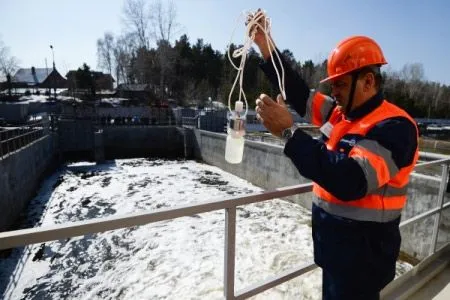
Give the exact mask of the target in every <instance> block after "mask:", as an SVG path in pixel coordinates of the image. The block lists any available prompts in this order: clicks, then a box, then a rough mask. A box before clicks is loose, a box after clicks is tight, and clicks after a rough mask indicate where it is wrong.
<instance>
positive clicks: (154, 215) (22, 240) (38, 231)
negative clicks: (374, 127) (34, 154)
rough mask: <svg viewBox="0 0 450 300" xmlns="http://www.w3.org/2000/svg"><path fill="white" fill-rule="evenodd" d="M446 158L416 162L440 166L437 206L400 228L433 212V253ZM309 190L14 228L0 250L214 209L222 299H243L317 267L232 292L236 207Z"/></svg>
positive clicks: (282, 190)
mask: <svg viewBox="0 0 450 300" xmlns="http://www.w3.org/2000/svg"><path fill="white" fill-rule="evenodd" d="M449 163H450V158H445V159H438V160H436V161H429V162H425V163H421V164H418V165H417V166H416V168H415V170H416V171H417V170H421V169H424V168H428V167H430V166H435V165H442V174H441V184H440V188H439V194H438V203H437V206H436V207H435V208H433V209H431V210H429V211H426V212H424V213H421V214H419V215H416V216H414V217H412V218H410V219H408V220H405V221H403V222H402V223H401V224H400V227H404V226H409V225H411V224H415V223H417V222H419V221H421V220H423V219H425V218H427V217H430V216H434V215H436V216H437V217H436V219H435V222H434V228H433V236H432V239H433V249H432V252H433V253H434V252H436V250H437V249H436V248H437V247H436V245H437V236H438V231H439V224H440V220H441V213H442V211H443V210H445V209H447V208H449V207H450V202H449V203H444V195H445V190H446V185H447V181H448V171H449ZM311 190H312V184H310V183H308V184H302V185H297V186H291V187H283V188H278V189H275V190H273V191H266V192H263V193H255V194H250V195H246V196H243V197H235V198H229V199H219V200H214V201H208V202H204V203H200V204H194V205H187V206H180V207H175V208H172V209H161V210H157V211H149V212H145V213H137V214H129V215H124V216H113V217H107V218H98V219H92V220H88V221H80V222H73V223H69V224H65V225H55V226H49V227H41V228H30V229H23V230H17V231H10V232H3V233H0V249H8V248H13V247H18V246H24V245H29V244H35V243H41V242H46V241H52V240H58V239H64V238H69V237H75V236H80V235H86V234H91V233H97V232H103V231H108V230H113V229H120V228H126V227H131V226H136V225H145V224H148V223H154V222H159V221H164V220H170V219H175V218H180V217H185V216H192V215H195V214H200V213H206V212H211V211H216V210H221V209H224V210H225V250H224V251H225V256H224V257H225V261H224V293H225V297H226V299H246V298H248V297H251V296H254V295H257V294H259V293H261V292H263V291H265V290H268V289H270V288H272V287H274V286H276V285H278V284H281V283H283V282H285V281H288V280H290V279H292V278H295V277H297V276H300V275H302V274H305V273H307V272H309V271H311V270H313V269H315V268H316V267H317V266H316V265H315V264H314V263H313V262H310V263H307V264H305V265H303V266H299V267H296V268H293V269H291V270H288V271H285V272H283V273H281V274H278V275H277V276H275V277H272V278H269V279H267V280H265V281H264V282H260V283H257V284H255V285H253V286H251V287H248V288H246V289H244V290H241V291H238V292H235V290H234V283H235V274H234V273H235V272H234V271H235V252H236V251H235V250H236V249H235V245H236V209H237V207H238V206H242V205H247V204H251V203H257V202H262V201H266V200H270V199H274V198H282V197H287V196H292V195H295V194H300V193H306V192H310V191H311Z"/></svg>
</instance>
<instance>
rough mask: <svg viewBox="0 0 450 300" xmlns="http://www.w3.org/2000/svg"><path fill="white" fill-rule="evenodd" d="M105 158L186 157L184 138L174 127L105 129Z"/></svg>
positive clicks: (120, 127)
mask: <svg viewBox="0 0 450 300" xmlns="http://www.w3.org/2000/svg"><path fill="white" fill-rule="evenodd" d="M103 145H104V151H105V158H106V159H111V158H120V157H121V158H124V157H150V156H154V157H170V158H175V157H184V156H185V149H184V136H183V133H182V131H180V130H179V129H177V127H174V126H158V127H150V126H142V127H136V126H117V127H104V128H103Z"/></svg>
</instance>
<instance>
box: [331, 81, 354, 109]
mask: <svg viewBox="0 0 450 300" xmlns="http://www.w3.org/2000/svg"><path fill="white" fill-rule="evenodd" d="M330 85H331V95H332V96H333V97H334V98H335V99H336V102H337V104H338V105H339V106H340V107H341V109H342V110H343V111H347V105H348V102H349V101H348V100H349V95H350V89H351V86H352V76H350V75H343V76H340V77H338V78H335V79H334V80H332V81H331V82H330ZM355 92H356V91H355Z"/></svg>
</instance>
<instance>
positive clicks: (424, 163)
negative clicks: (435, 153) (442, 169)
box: [414, 158, 450, 170]
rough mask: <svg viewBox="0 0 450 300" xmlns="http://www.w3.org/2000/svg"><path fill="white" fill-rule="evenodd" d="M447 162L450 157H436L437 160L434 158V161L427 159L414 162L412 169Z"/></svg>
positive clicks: (449, 160)
mask: <svg viewBox="0 0 450 300" xmlns="http://www.w3.org/2000/svg"><path fill="white" fill-rule="evenodd" d="M449 162H450V158H442V159H438V160H434V161H427V162H423V163H420V164H416V166H415V167H414V170H420V169H424V168H426V167H429V166H434V165H440V164H445V163H449Z"/></svg>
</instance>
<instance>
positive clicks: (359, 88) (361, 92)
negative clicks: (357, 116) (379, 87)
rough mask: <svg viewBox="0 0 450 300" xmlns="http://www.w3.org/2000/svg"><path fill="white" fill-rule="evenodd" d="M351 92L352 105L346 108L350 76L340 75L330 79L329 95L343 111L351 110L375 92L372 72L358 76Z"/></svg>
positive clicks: (350, 86)
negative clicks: (352, 92) (353, 90)
mask: <svg viewBox="0 0 450 300" xmlns="http://www.w3.org/2000/svg"><path fill="white" fill-rule="evenodd" d="M356 80H357V82H356V86H355V92H354V94H353V103H352V107H350V108H348V107H347V106H348V104H349V96H350V90H351V88H352V76H351V75H342V76H340V77H338V78H335V79H334V80H332V81H331V83H330V84H331V95H332V96H333V97H335V99H336V101H337V104H338V105H339V106H340V107H341V109H342V110H343V111H345V112H346V111H351V110H352V109H355V108H356V107H358V106H360V105H361V104H363V103H364V102H366V101H367V100H368V99H369V98H370V97H372V96H373V95H374V94H375V93H376V89H375V78H374V76H373V74H372V73H368V74H366V75H364V76H359V77H358V78H357V79H356Z"/></svg>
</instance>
